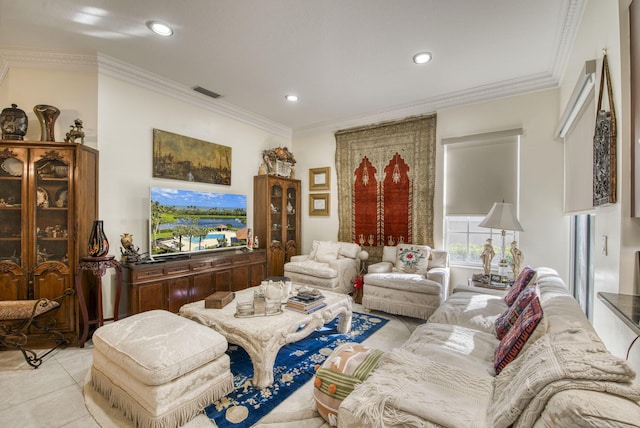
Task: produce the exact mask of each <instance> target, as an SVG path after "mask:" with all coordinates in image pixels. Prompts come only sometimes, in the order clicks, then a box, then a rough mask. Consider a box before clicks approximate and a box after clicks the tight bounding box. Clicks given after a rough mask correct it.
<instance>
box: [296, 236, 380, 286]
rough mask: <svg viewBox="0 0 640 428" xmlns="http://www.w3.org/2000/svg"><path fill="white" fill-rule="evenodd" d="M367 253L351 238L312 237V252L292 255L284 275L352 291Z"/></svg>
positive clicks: (313, 284)
mask: <svg viewBox="0 0 640 428" xmlns="http://www.w3.org/2000/svg"><path fill="white" fill-rule="evenodd" d="M367 258H368V253H367V252H366V251H364V250H362V248H361V247H360V246H359V245H358V244H354V243H351V242H336V241H313V244H312V246H311V252H310V253H309V254H304V255H298V256H292V257H291V260H290V261H289V262H287V263H285V265H284V275H285V276H286V277H288V278H290V279H291V281H292V282H294V283H299V284H306V285H310V286H312V287H318V288H323V289H326V290H330V291H336V292H339V293H345V294H348V293H351V292H353V282H354V280H355V278H356V276H357V275H358V274H359V273H360V267H361V263H362V260H366V259H367Z"/></svg>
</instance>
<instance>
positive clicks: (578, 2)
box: [293, 0, 585, 137]
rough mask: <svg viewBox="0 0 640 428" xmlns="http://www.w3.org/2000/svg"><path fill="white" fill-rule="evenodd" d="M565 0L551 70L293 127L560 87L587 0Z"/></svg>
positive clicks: (309, 130) (361, 121)
mask: <svg viewBox="0 0 640 428" xmlns="http://www.w3.org/2000/svg"><path fill="white" fill-rule="evenodd" d="M562 1H564V2H565V4H564V6H563V10H564V12H565V15H564V17H563V20H562V24H561V25H560V28H559V30H558V35H557V40H558V41H557V43H556V46H557V49H556V55H555V59H554V60H553V63H552V64H549V71H548V72H546V73H540V74H536V75H531V76H526V77H523V78H520V79H509V80H504V81H502V82H495V83H492V84H489V85H484V86H478V87H475V88H470V89H467V90H464V91H459V92H451V93H448V94H443V95H440V96H438V97H433V98H426V99H423V100H420V101H417V102H414V103H411V104H404V105H399V106H396V107H392V108H389V109H384V110H379V111H372V112H368V113H364V114H361V115H356V116H351V117H348V118H345V119H341V120H338V121H327V122H322V123H317V124H312V125H308V126H304V127H301V128H296V129H294V130H293V135H294V137H301V136H305V135H308V134H313V133H316V132H332V133H333V132H335V131H338V130H340V129H348V128H352V127H356V126H363V125H366V124H371V123H377V122H383V121H387V120H395V119H400V118H403V117H408V116H414V115H420V114H426V113H431V112H435V111H438V110H445V109H449V108H454V107H459V106H462V105H466V104H474V103H479V102H483V101H490V100H494V99H499V98H506V97H510V96H515V95H522V94H525V93H528V92H535V91H542V90H546V89H552V88H556V87H557V86H558V85H559V84H560V78H561V76H562V73H563V72H564V69H565V66H566V62H567V58H568V52H569V50H570V49H571V45H572V43H573V40H574V39H575V36H576V33H577V31H578V26H579V24H580V20H581V19H582V14H583V11H584V5H585V0H562Z"/></svg>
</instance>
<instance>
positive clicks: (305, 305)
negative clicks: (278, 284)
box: [287, 293, 327, 314]
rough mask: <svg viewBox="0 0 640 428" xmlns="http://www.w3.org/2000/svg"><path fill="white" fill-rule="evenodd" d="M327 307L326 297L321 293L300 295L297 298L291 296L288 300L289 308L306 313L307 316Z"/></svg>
mask: <svg viewBox="0 0 640 428" xmlns="http://www.w3.org/2000/svg"><path fill="white" fill-rule="evenodd" d="M325 306H327V303H326V302H325V301H324V296H323V295H322V294H319V293H318V294H304V293H298V294H296V295H295V296H291V297H289V299H287V308H289V309H291V310H294V311H298V312H304V313H306V314H310V313H311V312H315V311H317V310H318V309H322V308H324V307H325Z"/></svg>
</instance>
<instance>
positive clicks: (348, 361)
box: [313, 342, 383, 426]
mask: <svg viewBox="0 0 640 428" xmlns="http://www.w3.org/2000/svg"><path fill="white" fill-rule="evenodd" d="M382 354H383V352H382V351H379V350H377V349H372V348H369V347H368V346H365V345H361V344H359V343H350V342H347V343H344V344H342V345H339V346H338V347H337V348H336V349H335V350H334V351H333V352H332V353H331V355H329V357H328V358H327V359H326V360H325V362H324V363H323V364H322V367H317V368H316V376H315V379H314V381H313V385H314V388H313V396H314V398H315V401H316V408H317V410H318V413H320V416H322V417H323V418H324V420H326V421H327V422H328V423H329V425H331V426H336V425H337V422H338V408H339V407H340V404H341V403H342V400H344V399H345V398H346V397H347V395H349V394H350V393H351V391H353V389H354V387H355V386H356V385H357V384H359V383H362V381H364V380H365V379H366V378H367V377H369V374H370V373H371V372H372V371H373V369H375V368H376V367H377V365H378V361H379V360H380V357H381V356H382Z"/></svg>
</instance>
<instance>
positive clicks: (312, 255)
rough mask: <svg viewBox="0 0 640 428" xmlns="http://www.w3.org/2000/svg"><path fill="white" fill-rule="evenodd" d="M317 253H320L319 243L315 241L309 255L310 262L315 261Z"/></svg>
mask: <svg viewBox="0 0 640 428" xmlns="http://www.w3.org/2000/svg"><path fill="white" fill-rule="evenodd" d="M317 252H318V241H316V240H314V241H313V244H311V252H310V253H309V260H315V259H316V253H317Z"/></svg>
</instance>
